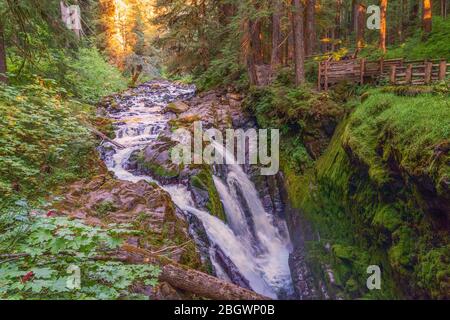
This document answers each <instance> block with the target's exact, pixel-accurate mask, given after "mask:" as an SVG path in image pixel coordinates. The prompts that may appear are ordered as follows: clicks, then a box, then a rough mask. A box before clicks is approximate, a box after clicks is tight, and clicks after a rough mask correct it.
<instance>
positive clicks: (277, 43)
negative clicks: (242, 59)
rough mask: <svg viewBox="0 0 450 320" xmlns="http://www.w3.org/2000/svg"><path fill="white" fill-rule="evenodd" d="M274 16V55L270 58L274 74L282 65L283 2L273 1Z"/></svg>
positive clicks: (279, 0)
mask: <svg viewBox="0 0 450 320" xmlns="http://www.w3.org/2000/svg"><path fill="white" fill-rule="evenodd" d="M272 4H273V10H274V11H273V14H272V53H271V57H270V67H271V69H272V73H273V72H274V71H275V70H276V69H277V67H278V66H279V65H280V64H281V50H282V48H281V14H282V10H283V4H282V2H281V0H273V1H272Z"/></svg>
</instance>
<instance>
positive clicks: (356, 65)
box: [317, 58, 450, 90]
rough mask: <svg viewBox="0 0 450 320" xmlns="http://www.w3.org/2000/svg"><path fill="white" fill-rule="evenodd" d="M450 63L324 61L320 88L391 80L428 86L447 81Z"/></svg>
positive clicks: (398, 60) (429, 61)
mask: <svg viewBox="0 0 450 320" xmlns="http://www.w3.org/2000/svg"><path fill="white" fill-rule="evenodd" d="M449 66H450V63H447V62H446V61H445V60H414V61H405V60H403V59H390V60H384V59H380V60H376V61H366V60H365V59H364V58H361V59H347V60H340V61H321V62H319V71H318V77H317V78H318V89H319V90H322V89H324V90H327V89H328V87H330V86H333V85H335V84H337V83H338V82H341V81H348V82H352V83H359V84H364V83H366V82H374V81H378V82H379V81H383V80H384V81H388V82H389V83H390V84H393V85H397V84H398V85H400V84H411V85H419V84H429V83H431V82H433V81H438V80H444V79H445V78H446V77H447V76H448V75H449V74H450V68H448V67H449Z"/></svg>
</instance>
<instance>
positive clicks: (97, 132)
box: [86, 126, 125, 149]
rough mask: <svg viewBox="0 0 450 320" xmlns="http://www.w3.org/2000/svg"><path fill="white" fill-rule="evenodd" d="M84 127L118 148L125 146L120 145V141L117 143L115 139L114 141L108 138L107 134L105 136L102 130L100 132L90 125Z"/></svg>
mask: <svg viewBox="0 0 450 320" xmlns="http://www.w3.org/2000/svg"><path fill="white" fill-rule="evenodd" d="M86 128H88V129H89V131H91V132H92V133H94V134H96V135H97V136H99V137H100V138H102V139H104V140H106V141H108V142H110V143H112V144H113V145H115V146H116V147H117V148H119V149H125V146H124V145H121V144H120V143H118V142H116V141H114V140H112V139H110V138H108V136H106V135H105V134H104V133H103V132H100V131H98V130H97V129H95V128H92V127H90V126H86Z"/></svg>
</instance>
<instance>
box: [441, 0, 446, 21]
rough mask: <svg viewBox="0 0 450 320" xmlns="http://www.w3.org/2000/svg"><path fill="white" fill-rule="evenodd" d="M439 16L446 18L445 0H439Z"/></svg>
mask: <svg viewBox="0 0 450 320" xmlns="http://www.w3.org/2000/svg"><path fill="white" fill-rule="evenodd" d="M441 17H442V18H444V19H445V18H447V0H441Z"/></svg>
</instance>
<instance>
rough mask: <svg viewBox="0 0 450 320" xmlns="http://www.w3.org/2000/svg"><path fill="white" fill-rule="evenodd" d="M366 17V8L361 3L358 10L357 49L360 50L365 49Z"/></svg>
mask: <svg viewBox="0 0 450 320" xmlns="http://www.w3.org/2000/svg"><path fill="white" fill-rule="evenodd" d="M365 17H366V7H365V6H364V5H362V4H361V3H359V4H358V8H357V10H356V47H357V48H358V49H360V48H362V47H364V29H365V27H366V26H365V21H366V19H365Z"/></svg>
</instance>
